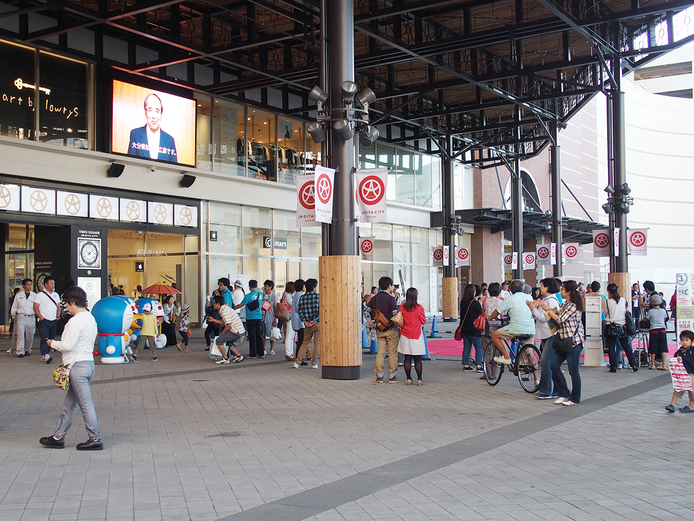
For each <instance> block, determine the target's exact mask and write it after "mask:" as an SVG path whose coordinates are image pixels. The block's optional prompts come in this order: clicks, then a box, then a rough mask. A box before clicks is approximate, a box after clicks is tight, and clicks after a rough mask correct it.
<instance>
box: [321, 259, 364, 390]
mask: <svg viewBox="0 0 694 521" xmlns="http://www.w3.org/2000/svg"><path fill="white" fill-rule="evenodd" d="M319 274H320V275H319V282H318V292H319V293H320V334H321V352H320V363H321V365H322V366H323V368H324V371H323V377H324V378H326V377H328V378H331V376H326V371H325V370H326V369H329V368H330V367H355V366H357V367H358V366H361V349H362V348H361V328H362V324H361V293H360V287H361V259H360V258H359V256H358V255H329V256H324V257H320V259H319ZM338 378H339V377H338Z"/></svg>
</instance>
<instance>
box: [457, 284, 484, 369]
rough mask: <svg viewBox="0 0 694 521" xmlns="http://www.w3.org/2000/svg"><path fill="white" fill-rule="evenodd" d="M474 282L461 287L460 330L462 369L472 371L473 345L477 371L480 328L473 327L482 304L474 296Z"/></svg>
mask: <svg viewBox="0 0 694 521" xmlns="http://www.w3.org/2000/svg"><path fill="white" fill-rule="evenodd" d="M475 296H476V288H475V285H474V284H468V285H467V286H465V288H463V299H462V300H461V301H460V324H459V326H458V327H460V332H461V334H462V335H463V371H472V367H470V351H472V346H473V345H474V346H475V364H476V365H477V371H481V370H482V330H481V329H477V328H476V327H475V320H476V319H477V317H479V316H480V315H481V314H482V306H481V304H480V303H479V301H478V300H477V299H476V298H475Z"/></svg>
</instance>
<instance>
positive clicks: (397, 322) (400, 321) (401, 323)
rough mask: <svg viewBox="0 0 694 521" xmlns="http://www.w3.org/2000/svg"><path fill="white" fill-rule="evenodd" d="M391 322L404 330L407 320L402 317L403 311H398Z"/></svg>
mask: <svg viewBox="0 0 694 521" xmlns="http://www.w3.org/2000/svg"><path fill="white" fill-rule="evenodd" d="M390 321H391V322H392V323H393V324H395V325H396V326H398V327H399V328H402V327H403V326H404V325H405V319H404V317H403V316H402V311H400V310H398V312H397V313H396V314H395V315H394V316H393V318H391V319H390Z"/></svg>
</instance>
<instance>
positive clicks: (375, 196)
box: [359, 175, 386, 205]
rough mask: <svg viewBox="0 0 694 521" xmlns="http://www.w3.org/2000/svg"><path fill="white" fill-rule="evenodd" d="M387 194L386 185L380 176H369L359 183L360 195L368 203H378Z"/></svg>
mask: <svg viewBox="0 0 694 521" xmlns="http://www.w3.org/2000/svg"><path fill="white" fill-rule="evenodd" d="M385 194H386V187H385V186H383V181H381V178H380V177H378V176H375V175H370V176H367V177H365V178H364V179H362V182H361V183H359V195H360V196H361V200H362V201H364V202H365V203H366V204H372V205H373V204H378V203H379V202H380V201H381V199H383V196H384V195H385Z"/></svg>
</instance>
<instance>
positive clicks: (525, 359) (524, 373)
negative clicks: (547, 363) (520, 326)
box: [516, 344, 541, 393]
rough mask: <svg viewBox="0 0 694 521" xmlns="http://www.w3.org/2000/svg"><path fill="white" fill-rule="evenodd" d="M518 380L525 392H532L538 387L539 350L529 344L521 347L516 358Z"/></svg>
mask: <svg viewBox="0 0 694 521" xmlns="http://www.w3.org/2000/svg"><path fill="white" fill-rule="evenodd" d="M516 370H517V374H518V382H520V385H521V387H522V388H523V390H524V391H525V392H526V393H534V392H536V391H537V390H538V389H539V388H540V377H541V369H540V351H539V349H538V348H537V347H535V346H534V345H531V344H526V345H524V346H523V347H521V350H520V352H519V353H518V357H517V358H516Z"/></svg>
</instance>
